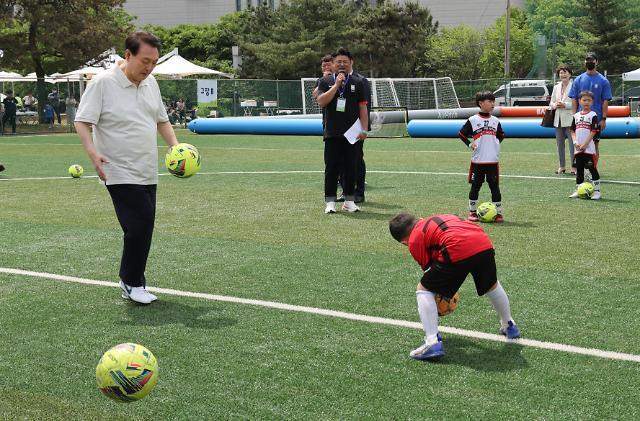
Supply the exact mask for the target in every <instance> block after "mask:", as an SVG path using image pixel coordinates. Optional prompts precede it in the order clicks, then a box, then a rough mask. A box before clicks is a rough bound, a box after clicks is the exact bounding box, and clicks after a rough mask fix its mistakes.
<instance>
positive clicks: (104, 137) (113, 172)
mask: <svg viewBox="0 0 640 421" xmlns="http://www.w3.org/2000/svg"><path fill="white" fill-rule="evenodd" d="M125 48H126V51H125V59H124V61H123V62H121V63H119V64H118V65H117V66H114V67H113V68H112V69H110V70H107V71H105V72H103V73H100V74H98V75H97V76H95V77H94V78H93V79H92V80H91V82H89V84H88V86H87V90H86V91H85V92H84V95H82V99H81V100H80V106H79V107H78V112H77V114H76V118H75V127H76V130H77V132H78V135H79V136H80V140H81V141H82V144H83V146H84V148H85V150H86V151H87V154H88V155H89V158H91V161H92V162H93V166H94V167H95V169H96V172H97V173H98V176H99V177H100V180H102V181H103V182H104V184H105V185H106V187H107V190H108V191H109V194H110V195H111V200H112V201H113V206H114V208H115V211H116V215H117V217H118V221H120V225H121V226H122V230H123V231H124V246H123V250H122V260H121V262H120V288H122V297H123V298H126V299H130V300H132V301H135V302H137V303H141V304H149V303H151V302H152V301H155V300H156V299H157V297H156V296H155V295H153V294H151V293H149V292H148V291H147V290H146V279H145V276H144V272H145V268H146V265H147V257H148V256H149V249H150V248H151V237H152V235H153V225H154V222H155V212H156V186H157V184H158V148H157V134H158V133H160V135H161V136H162V137H163V138H164V140H165V142H166V143H167V144H168V145H169V146H172V145H177V144H178V140H177V139H176V135H175V133H174V132H173V128H172V127H171V124H170V123H169V117H168V116H167V112H166V110H165V108H164V104H163V102H162V97H161V96H160V89H159V87H158V83H157V82H156V80H155V78H154V77H153V76H151V71H152V70H153V68H154V67H155V65H156V64H157V62H158V58H159V56H160V51H159V50H160V41H159V40H158V38H156V37H155V36H154V35H153V34H151V33H149V32H134V33H132V34H130V35H129V36H128V37H127V40H126V41H125ZM92 126H93V137H92V134H91V127H92Z"/></svg>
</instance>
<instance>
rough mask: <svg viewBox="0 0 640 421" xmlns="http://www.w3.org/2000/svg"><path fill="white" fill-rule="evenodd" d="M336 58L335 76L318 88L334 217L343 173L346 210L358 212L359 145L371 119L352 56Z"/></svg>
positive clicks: (329, 202) (341, 52) (342, 54)
mask: <svg viewBox="0 0 640 421" xmlns="http://www.w3.org/2000/svg"><path fill="white" fill-rule="evenodd" d="M333 56H334V66H335V70H336V71H337V73H336V74H332V75H328V76H325V77H324V78H322V80H321V81H320V83H319V84H318V92H319V95H318V104H320V106H321V107H322V108H323V109H324V113H325V114H324V115H325V128H324V158H325V159H324V160H325V183H324V184H325V203H326V207H325V213H335V212H336V210H335V202H336V199H337V184H338V177H339V175H340V174H341V173H344V196H345V202H344V205H343V206H342V209H343V210H346V211H348V212H357V211H359V208H358V207H357V206H356V204H355V203H354V202H355V184H356V171H357V161H358V151H359V150H361V149H360V148H359V147H358V143H361V142H362V141H363V140H364V139H365V138H366V137H367V129H368V127H369V115H368V110H367V103H368V101H367V96H366V91H365V87H364V82H363V80H362V79H361V78H360V77H358V76H356V75H355V74H349V72H350V70H351V67H352V65H353V59H352V56H351V53H350V52H349V51H347V50H345V49H344V48H340V49H338V51H337V52H336V53H334V54H333ZM358 119H360V123H359V124H360V127H356V129H357V130H358V131H359V134H358V135H357V136H354V137H353V138H352V139H351V141H349V140H348V139H347V137H345V134H346V133H347V131H349V129H352V128H353V127H355V123H356V122H357V121H358Z"/></svg>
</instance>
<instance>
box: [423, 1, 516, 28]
mask: <svg viewBox="0 0 640 421" xmlns="http://www.w3.org/2000/svg"><path fill="white" fill-rule="evenodd" d="M418 3H419V4H420V5H421V6H425V7H427V8H429V10H430V11H431V14H432V15H433V17H434V19H435V20H437V21H438V22H439V23H440V27H441V28H447V27H451V26H457V25H463V24H464V25H468V26H471V27H473V28H476V29H484V28H486V27H487V26H491V25H493V23H494V22H495V21H496V19H497V18H499V17H500V16H502V15H504V14H505V13H506V12H507V2H506V0H418ZM511 7H520V8H523V7H524V0H511Z"/></svg>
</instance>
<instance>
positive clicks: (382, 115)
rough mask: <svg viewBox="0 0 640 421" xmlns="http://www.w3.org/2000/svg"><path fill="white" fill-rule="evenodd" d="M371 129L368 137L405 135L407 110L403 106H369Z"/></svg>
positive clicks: (407, 118)
mask: <svg viewBox="0 0 640 421" xmlns="http://www.w3.org/2000/svg"><path fill="white" fill-rule="evenodd" d="M369 118H370V122H369V125H370V126H371V130H370V131H369V136H368V137H373V138H390V137H407V136H409V134H408V133H407V123H408V122H409V111H408V110H407V109H406V108H405V107H371V112H370V113H369Z"/></svg>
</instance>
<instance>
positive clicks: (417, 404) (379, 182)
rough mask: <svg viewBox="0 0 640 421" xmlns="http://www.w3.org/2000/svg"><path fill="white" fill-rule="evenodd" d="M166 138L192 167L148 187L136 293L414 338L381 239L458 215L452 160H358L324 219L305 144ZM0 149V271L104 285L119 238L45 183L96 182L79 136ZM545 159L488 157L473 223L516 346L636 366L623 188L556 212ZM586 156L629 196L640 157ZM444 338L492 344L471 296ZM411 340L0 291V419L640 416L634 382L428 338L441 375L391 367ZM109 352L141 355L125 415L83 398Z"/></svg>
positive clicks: (430, 147) (491, 322)
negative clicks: (349, 200)
mask: <svg viewBox="0 0 640 421" xmlns="http://www.w3.org/2000/svg"><path fill="white" fill-rule="evenodd" d="M179 137H180V139H181V140H182V141H186V142H189V143H193V144H194V145H196V146H197V147H198V148H199V150H200V152H201V153H202V155H203V169H202V173H201V174H199V175H197V176H195V177H193V178H191V179H187V180H180V179H176V178H173V177H169V176H163V177H160V184H159V187H158V216H157V221H156V230H155V233H154V243H153V247H152V251H151V255H150V259H149V265H148V271H147V278H148V279H149V280H150V284H151V285H153V286H158V287H165V288H174V289H181V290H187V291H194V292H205V293H212V294H222V295H230V296H238V297H242V298H253V299H261V300H271V301H278V302H283V303H288V304H296V305H305V306H313V307H320V308H327V309H332V310H339V311H346V312H353V313H359V314H366V315H371V316H380V317H389V318H395V319H403V320H409V321H417V320H418V315H417V311H416V308H415V297H414V289H415V285H416V283H417V281H418V279H419V277H420V270H419V267H418V266H417V265H416V264H415V262H413V261H412V259H411V257H410V256H409V254H408V252H407V250H406V248H404V247H402V246H400V245H399V244H397V243H396V242H395V241H394V240H393V239H392V238H391V237H390V236H389V234H388V229H387V222H388V220H389V219H390V218H391V217H392V216H393V215H394V214H395V213H397V212H400V211H409V212H413V213H416V214H418V215H420V216H428V215H430V214H433V213H456V214H458V215H465V213H466V206H467V195H468V188H469V187H468V184H467V183H466V177H465V175H464V174H465V173H466V172H467V171H468V165H469V152H468V150H466V149H465V147H464V145H463V144H462V143H461V142H459V141H456V140H451V139H448V140H446V139H438V140H435V139H422V140H416V139H414V140H407V139H398V140H378V139H371V140H368V141H367V145H366V147H365V155H366V161H367V168H368V170H369V171H370V172H369V174H368V176H367V181H368V183H369V185H368V190H367V202H366V203H365V204H364V205H363V206H362V209H363V212H361V213H359V214H345V213H338V214H336V215H330V216H327V215H324V214H323V209H324V205H323V203H322V199H323V190H322V180H323V175H322V173H321V171H322V169H323V164H322V141H321V140H320V139H319V138H315V137H313V138H300V137H258V136H195V135H190V134H188V133H186V132H180V134H179ZM0 144H2V155H1V156H0V161H2V162H3V163H4V164H5V165H6V166H7V170H6V171H5V172H3V173H1V174H0V178H1V179H2V180H0V197H1V201H2V202H1V203H2V205H1V212H0V229H1V230H2V231H1V232H2V233H3V242H2V245H0V267H10V268H19V269H24V270H33V271H43V272H50V273H57V274H64V275H70V276H77V277H84V278H90V279H98V280H106V281H116V277H117V272H118V265H119V260H120V250H121V233H120V227H119V225H118V223H117V220H116V218H115V215H114V211H113V207H112V204H111V201H110V198H109V196H108V194H107V192H106V189H105V188H104V187H103V186H101V185H100V184H98V183H97V181H96V179H95V178H88V177H84V178H81V179H77V180H74V179H71V178H65V179H57V178H48V177H57V176H65V175H66V169H67V167H68V166H69V165H70V164H73V163H79V164H81V165H83V166H84V168H85V175H92V174H93V170H92V168H91V165H90V163H89V161H88V159H87V158H86V155H85V154H84V152H83V150H82V147H81V146H80V144H79V141H78V140H77V138H76V137H74V136H70V135H54V136H39V137H5V138H2V139H0ZM164 150H165V148H164V147H161V148H160V152H161V158H163V156H162V154H163V152H164ZM554 151H555V140H553V139H542V140H541V139H507V140H505V142H504V143H503V154H502V157H501V173H502V178H501V189H502V194H503V203H504V207H505V218H506V222H505V223H504V224H502V225H491V224H485V225H483V228H485V230H486V231H487V232H488V233H489V235H490V236H491V237H492V239H493V241H494V244H495V247H496V252H497V263H498V274H499V277H500V279H501V281H502V283H503V285H504V286H505V289H506V290H507V292H508V294H509V296H510V299H511V303H512V309H513V313H514V317H515V318H516V321H517V322H518V323H519V324H520V326H521V327H522V330H523V335H524V336H525V337H526V338H530V339H537V340H542V341H549V342H557V343H562V344H569V345H575V346H581V347H589V348H598V349H603V350H608V351H619V352H625V353H629V354H640V341H639V340H638V339H639V338H638V336H639V334H638V329H637V325H638V323H639V321H640V306H638V305H637V303H638V300H639V299H640V292H639V291H640V289H639V287H640V276H639V275H638V263H637V255H638V249H639V241H638V238H639V237H640V228H638V224H637V223H636V221H635V216H636V214H637V209H638V202H639V200H640V198H639V197H638V192H639V191H640V187H639V186H638V185H637V184H614V183H606V182H603V185H602V192H603V199H602V200H601V201H599V202H596V201H582V200H570V199H568V198H567V196H568V195H569V194H570V193H571V191H572V188H573V186H574V180H572V179H571V177H570V176H554V175H552V174H553V171H554V170H555V169H556V168H557V158H556V156H555V152H554ZM601 154H602V156H601V161H600V162H599V170H600V173H601V175H602V177H603V179H604V180H610V181H632V182H638V181H640V169H639V168H640V166H639V165H638V164H639V163H640V145H639V144H638V142H637V141H632V140H608V139H607V140H603V141H602V144H601ZM259 171H308V172H302V173H273V174H256V173H255V172H259ZM313 171H320V172H313ZM382 171H389V172H391V173H385V172H382ZM225 172H246V173H244V174H229V173H226V174H225ZM252 172H254V173H252ZM410 172H430V174H411V173H410ZM510 175H519V176H525V177H522V178H514V177H509V176H510ZM530 176H538V177H544V178H539V179H536V178H531V177H530ZM20 178H45V179H29V180H16V179H20ZM4 179H13V180H4ZM481 199H483V200H489V190H488V187H487V186H486V185H485V186H484V187H483V189H482V191H481ZM441 323H442V324H443V325H446V326H452V327H458V328H464V329H469V330H474V331H480V332H488V333H495V332H496V330H497V320H496V315H495V314H494V313H493V311H492V309H491V306H490V305H489V303H488V302H487V300H485V299H484V298H478V297H476V296H475V290H474V287H473V283H472V282H468V283H465V284H464V285H463V287H462V290H461V305H460V307H459V309H458V310H457V311H456V312H455V313H453V314H451V315H449V316H447V317H445V318H442V319H441ZM421 338H422V333H421V332H420V331H419V330H412V329H408V328H399V327H389V326H380V325H375V324H369V323H364V322H355V321H346V320H341V319H333V318H327V317H324V316H320V315H311V314H301V313H293V312H286V311H280V310H274V309H268V308H261V307H256V306H247V305H240V304H231V303H221V302H211V301H205V300H200V299H193V298H184V297H175V296H166V295H161V296H160V301H159V302H158V303H155V304H154V305H152V306H148V307H138V306H133V305H130V304H127V303H125V302H123V301H122V300H121V299H120V298H119V294H118V291H117V290H115V289H112V288H104V287H97V286H86V285H76V284H61V283H58V282H54V281H50V280H44V279H35V278H28V277H22V276H15V275H5V274H0V419H14V418H28V419H228V418H249V419H272V418H278V419H369V418H371V419H426V418H435V419H445V418H446V419H457V418H467V419H468V418H474V419H478V418H485V419H486V418H490V419H570V418H571V419H629V420H633V419H638V418H640V402H639V401H638V397H637V390H638V388H639V387H640V364H638V363H631V362H619V361H610V360H607V359H602V358H595V357H585V356H579V355H575V354H568V353H563V352H559V351H549V350H540V349H534V348H529V347H522V346H520V345H516V344H502V343H495V342H489V341H482V340H476V339H470V338H465V337H460V336H455V335H451V334H445V335H444V344H445V348H446V350H447V356H446V357H445V359H444V360H443V361H442V362H441V363H437V364H432V363H426V364H425V363H419V362H416V361H413V360H410V359H409V358H408V357H407V354H408V352H409V351H410V350H411V349H413V348H415V347H416V346H418V345H419V343H420V341H421ZM120 342H137V343H141V344H144V345H145V346H147V347H148V348H149V349H151V350H152V351H153V352H154V354H155V355H156V357H157V358H158V361H159V364H160V369H161V371H160V380H159V383H158V386H157V387H156V390H154V391H153V392H152V394H151V395H150V396H149V397H148V398H145V399H144V400H143V401H140V402H137V403H134V404H129V405H123V404H116V403H114V402H111V401H109V400H108V399H106V398H104V397H103V396H101V395H100V394H99V392H98V391H97V389H96V387H95V380H94V369H95V364H96V363H97V361H98V359H99V358H100V355H101V354H102V353H103V352H104V351H106V350H107V349H108V348H110V347H111V346H113V345H115V344H117V343H120Z"/></svg>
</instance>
